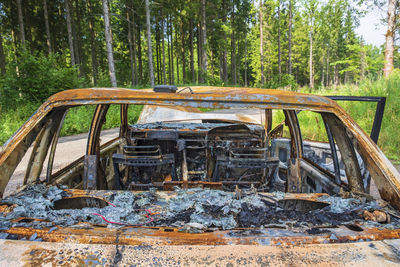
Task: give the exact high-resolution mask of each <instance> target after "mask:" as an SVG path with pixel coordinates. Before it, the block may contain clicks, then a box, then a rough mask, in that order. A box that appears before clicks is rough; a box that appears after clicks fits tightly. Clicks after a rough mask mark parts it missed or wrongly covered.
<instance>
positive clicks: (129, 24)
mask: <svg viewBox="0 0 400 267" xmlns="http://www.w3.org/2000/svg"><path fill="white" fill-rule="evenodd" d="M129 11H130V8H127V9H126V20H127V23H128V45H129V60H130V67H131V79H132V85H133V86H134V85H135V70H134V67H133V64H134V62H133V61H134V59H133V58H134V57H135V54H134V51H133V46H132V25H131V24H132V23H133V18H132V21H131V20H130V16H129Z"/></svg>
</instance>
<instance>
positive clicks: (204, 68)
mask: <svg viewBox="0 0 400 267" xmlns="http://www.w3.org/2000/svg"><path fill="white" fill-rule="evenodd" d="M201 21H202V23H201V26H202V28H201V33H202V41H203V43H202V46H201V63H202V75H201V79H202V83H205V82H207V27H206V0H202V1H201Z"/></svg>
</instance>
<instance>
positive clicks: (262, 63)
mask: <svg viewBox="0 0 400 267" xmlns="http://www.w3.org/2000/svg"><path fill="white" fill-rule="evenodd" d="M262 7H263V0H260V9H259V10H260V12H259V20H260V64H261V86H263V85H264V80H265V78H264V49H263V48H264V47H263V43H264V36H263V13H262Z"/></svg>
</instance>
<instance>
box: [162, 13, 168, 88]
mask: <svg viewBox="0 0 400 267" xmlns="http://www.w3.org/2000/svg"><path fill="white" fill-rule="evenodd" d="M164 33H165V27H164V17H163V18H162V20H161V46H162V60H163V64H162V65H163V67H162V68H163V84H167V78H166V71H165V41H164Z"/></svg>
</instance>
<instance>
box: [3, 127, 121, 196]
mask: <svg viewBox="0 0 400 267" xmlns="http://www.w3.org/2000/svg"><path fill="white" fill-rule="evenodd" d="M118 133H119V128H115V129H109V130H104V131H102V135H101V143H105V142H107V141H109V140H111V139H113V138H115V137H117V136H118ZM87 135H88V134H87V133H83V134H78V135H73V136H66V137H61V138H60V139H59V140H58V145H57V150H56V154H55V158H54V164H53V173H54V172H56V171H58V170H60V169H61V168H63V167H65V166H67V165H68V164H70V163H71V162H73V161H74V160H76V159H78V158H80V157H82V156H84V155H85V152H86V142H87ZM31 151H32V146H31V148H29V149H28V151H27V152H26V154H25V156H24V157H23V158H22V161H21V162H20V164H19V165H18V166H17V168H16V169H15V172H14V174H13V176H12V177H11V180H10V182H9V183H8V185H7V187H6V190H5V192H4V195H5V196H6V195H8V194H10V193H11V192H13V191H14V190H15V189H16V188H17V187H18V186H21V185H22V184H23V181H24V175H25V170H26V167H27V165H28V162H29V158H30V155H31ZM47 161H48V159H46V161H45V164H44V166H43V171H42V173H41V175H40V177H41V179H44V178H45V177H46V170H47Z"/></svg>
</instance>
